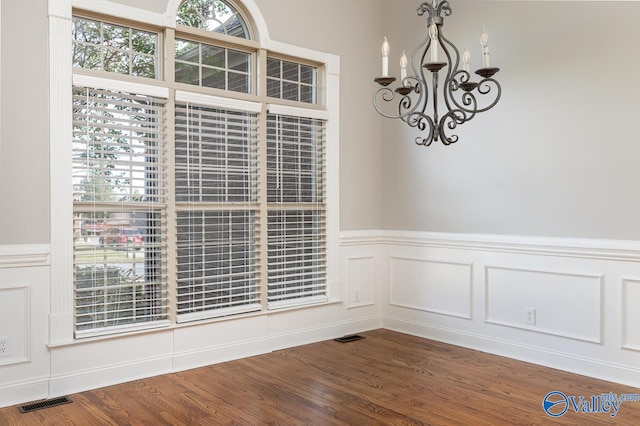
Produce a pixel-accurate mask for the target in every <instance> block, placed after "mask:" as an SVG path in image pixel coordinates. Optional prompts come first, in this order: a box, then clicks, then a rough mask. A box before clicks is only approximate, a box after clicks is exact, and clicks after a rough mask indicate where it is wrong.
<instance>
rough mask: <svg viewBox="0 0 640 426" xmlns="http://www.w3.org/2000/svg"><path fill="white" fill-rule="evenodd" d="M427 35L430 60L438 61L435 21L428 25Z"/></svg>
mask: <svg viewBox="0 0 640 426" xmlns="http://www.w3.org/2000/svg"><path fill="white" fill-rule="evenodd" d="M429 37H430V38H431V62H438V26H437V25H436V23H435V22H431V25H429Z"/></svg>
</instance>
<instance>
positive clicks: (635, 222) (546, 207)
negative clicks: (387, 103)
mask: <svg viewBox="0 0 640 426" xmlns="http://www.w3.org/2000/svg"><path fill="white" fill-rule="evenodd" d="M417 4H418V2H417V1H416V0H393V1H391V0H389V1H385V2H384V6H383V9H384V12H383V15H384V16H385V20H384V25H383V32H384V34H385V35H387V36H388V38H389V41H390V43H391V46H392V55H393V54H394V53H395V56H393V57H392V58H391V64H395V63H397V61H398V58H399V55H400V53H401V52H399V51H398V50H400V51H401V49H402V48H406V49H407V50H410V49H413V47H415V46H416V45H417V43H418V41H419V40H422V37H423V36H424V24H423V20H422V18H418V17H417V16H416V15H415V10H416V7H417ZM451 5H452V8H453V14H452V15H451V16H450V17H448V18H446V19H445V27H444V30H445V34H446V35H447V37H448V38H449V39H450V40H451V41H453V42H454V43H455V44H457V45H458V46H462V49H464V45H465V44H467V45H468V47H469V50H470V51H471V54H472V61H474V60H475V65H474V64H472V68H474V66H475V68H477V67H479V65H478V64H479V60H480V44H479V35H480V33H481V31H482V27H483V25H484V26H486V29H487V32H488V33H489V37H490V40H489V42H490V49H491V54H492V65H495V66H498V67H500V68H501V69H502V71H501V72H500V73H499V74H498V75H497V78H498V79H499V81H500V82H501V84H502V87H503V98H502V100H501V101H500V103H499V104H498V105H497V106H496V107H495V108H494V109H493V110H490V111H488V112H486V113H484V114H482V115H480V116H478V117H476V118H475V119H474V120H473V121H471V122H469V123H467V124H466V125H465V126H464V127H462V128H460V130H459V131H458V132H457V133H458V135H459V136H460V141H459V142H458V143H457V144H456V145H451V146H449V147H445V146H442V145H441V144H440V145H434V146H432V147H430V148H422V147H418V146H416V145H414V143H413V140H414V139H415V137H416V136H417V132H415V131H413V130H412V129H409V128H408V127H407V126H405V125H403V124H402V123H399V122H398V121H392V120H385V122H384V124H383V126H384V128H383V139H384V140H383V158H384V159H385V162H384V185H383V193H384V196H383V206H384V218H383V227H384V228H385V229H398V230H419V231H434V232H461V233H491V234H513V235H534V236H557V237H579V238H605V239H609V238H611V239H634V240H638V239H640V198H639V197H638V194H640V167H639V166H638V160H639V159H640V138H639V137H638V124H639V122H638V119H637V112H638V106H637V101H638V99H639V98H640V97H639V95H640V93H639V91H640V86H639V85H638V84H636V83H635V80H636V78H637V76H638V75H639V71H640V55H638V54H637V50H638V40H640V26H638V22H640V3H637V2H521V1H518V2H503V1H461V0H453V1H451ZM405 46H406V47H405ZM394 47H395V50H393V49H394ZM391 68H392V71H394V72H396V73H397V72H398V71H395V70H393V66H391Z"/></svg>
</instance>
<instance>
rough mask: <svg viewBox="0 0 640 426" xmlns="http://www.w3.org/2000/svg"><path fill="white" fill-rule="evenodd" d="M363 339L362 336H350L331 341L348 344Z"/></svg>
mask: <svg viewBox="0 0 640 426" xmlns="http://www.w3.org/2000/svg"><path fill="white" fill-rule="evenodd" d="M360 339H364V336H360V335H359V334H351V335H349V336H343V337H338V338H337V339H333V340H335V341H336V342H340V343H348V342H355V341H356V340H360Z"/></svg>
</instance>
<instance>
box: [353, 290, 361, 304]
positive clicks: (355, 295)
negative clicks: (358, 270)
mask: <svg viewBox="0 0 640 426" xmlns="http://www.w3.org/2000/svg"><path fill="white" fill-rule="evenodd" d="M353 301H354V302H359V301H360V289H359V288H356V289H354V290H353Z"/></svg>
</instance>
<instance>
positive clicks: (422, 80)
mask: <svg viewBox="0 0 640 426" xmlns="http://www.w3.org/2000/svg"><path fill="white" fill-rule="evenodd" d="M430 47H431V38H430V37H429V36H427V38H425V40H424V41H423V42H422V43H421V44H420V45H419V46H418V47H416V48H415V49H414V51H413V53H412V54H411V68H412V69H413V73H414V74H415V75H416V76H418V78H417V83H418V84H417V85H416V90H417V88H418V86H419V87H420V93H422V94H423V98H422V99H421V100H420V101H419V102H418V103H416V106H418V105H421V107H422V108H421V110H422V111H421V112H422V113H423V114H424V113H425V112H426V110H427V106H428V104H429V85H428V84H427V76H426V74H425V68H424V67H423V66H422V64H424V63H425V58H426V57H427V52H428V51H429V48H430ZM420 49H422V54H421V55H420V57H419V60H418V61H415V57H416V56H417V55H418V54H419V53H420ZM416 63H417V64H418V67H417V68H416Z"/></svg>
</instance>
